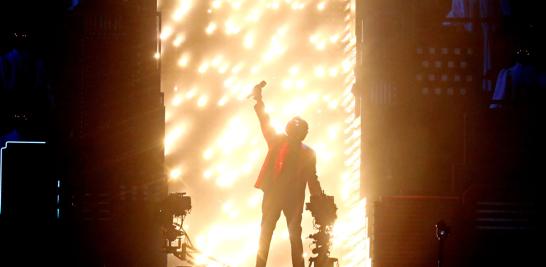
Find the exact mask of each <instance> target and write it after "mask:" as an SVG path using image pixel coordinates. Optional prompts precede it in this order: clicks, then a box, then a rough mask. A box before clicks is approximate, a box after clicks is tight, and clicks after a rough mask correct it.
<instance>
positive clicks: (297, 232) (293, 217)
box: [283, 201, 305, 267]
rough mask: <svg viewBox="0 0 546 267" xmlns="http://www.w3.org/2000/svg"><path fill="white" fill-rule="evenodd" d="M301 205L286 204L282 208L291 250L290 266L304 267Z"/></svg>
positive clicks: (294, 203) (295, 203) (296, 203)
mask: <svg viewBox="0 0 546 267" xmlns="http://www.w3.org/2000/svg"><path fill="white" fill-rule="evenodd" d="M302 212H303V204H299V203H298V201H295V202H291V203H287V204H286V205H285V207H284V208H283V213H284V216H285V217H286V224H287V225H288V234H289V236H290V247H291V250H292V266H293V267H304V266H305V263H304V260H303V244H302V241H301V214H302Z"/></svg>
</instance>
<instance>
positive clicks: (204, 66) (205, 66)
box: [197, 62, 209, 74]
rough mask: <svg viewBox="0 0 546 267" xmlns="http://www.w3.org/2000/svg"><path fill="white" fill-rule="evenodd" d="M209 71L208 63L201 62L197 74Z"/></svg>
mask: <svg viewBox="0 0 546 267" xmlns="http://www.w3.org/2000/svg"><path fill="white" fill-rule="evenodd" d="M208 69H209V63H207V62H203V63H202V64H201V66H199V69H198V70H197V71H198V72H199V73H201V74H204V73H205V72H207V70H208Z"/></svg>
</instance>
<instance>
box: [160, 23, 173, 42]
mask: <svg viewBox="0 0 546 267" xmlns="http://www.w3.org/2000/svg"><path fill="white" fill-rule="evenodd" d="M172 34H173V28H172V27H171V26H165V27H164V28H163V29H162V30H161V34H159V39H161V40H166V39H167V38H169V37H170V36H171V35H172Z"/></svg>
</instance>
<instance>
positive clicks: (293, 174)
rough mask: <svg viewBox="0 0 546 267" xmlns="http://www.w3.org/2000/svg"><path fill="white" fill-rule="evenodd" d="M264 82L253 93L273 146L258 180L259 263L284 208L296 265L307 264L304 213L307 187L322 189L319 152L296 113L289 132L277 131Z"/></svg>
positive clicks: (313, 192) (262, 262) (314, 192)
mask: <svg viewBox="0 0 546 267" xmlns="http://www.w3.org/2000/svg"><path fill="white" fill-rule="evenodd" d="M263 86H265V82H262V83H260V84H258V85H256V87H255V88H254V94H253V97H254V99H255V100H256V105H255V106H254V110H255V111H256V114H257V115H258V119H259V120H260V127H261V129H262V133H263V136H264V138H265V140H266V142H267V146H268V149H269V150H268V152H267V156H266V158H265V161H264V163H263V165H262V168H261V170H260V174H259V176H258V180H257V181H256V184H255V186H256V188H259V189H261V190H263V192H264V196H263V201H262V224H261V233H260V243H259V248H258V256H257V258H256V267H263V266H266V262H267V256H268V254H269V245H270V242H271V237H272V235H273V231H274V230H275V225H276V223H277V220H278V219H279V217H280V215H281V211H282V213H283V214H284V216H285V217H286V223H287V225H288V232H289V236H290V246H291V248H292V265H293V266H294V267H303V266H304V259H303V255H302V254H303V246H302V240H301V216H302V213H303V205H304V201H305V187H306V185H309V191H310V193H311V195H319V194H321V193H322V189H321V187H320V183H319V181H318V179H317V175H316V156H315V152H314V151H313V150H312V149H311V148H310V147H308V146H306V145H304V144H303V143H302V141H303V139H304V138H305V136H306V135H307V132H308V125H307V122H306V121H305V120H303V119H301V118H299V117H295V118H293V119H291V120H290V121H289V122H288V123H287V125H286V134H277V133H276V132H275V130H274V129H273V127H272V126H271V124H270V120H269V116H268V115H267V113H266V112H265V108H264V102H263V101H262V95H261V88H262V87H263Z"/></svg>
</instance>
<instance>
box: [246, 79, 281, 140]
mask: <svg viewBox="0 0 546 267" xmlns="http://www.w3.org/2000/svg"><path fill="white" fill-rule="evenodd" d="M266 84H267V83H266V82H265V81H261V82H260V83H259V84H257V85H256V86H254V89H253V90H252V94H251V96H252V97H253V98H254V99H255V100H256V105H254V111H256V115H258V120H260V128H261V129H262V134H263V135H264V138H265V141H267V145H271V143H272V141H273V138H274V136H275V129H273V126H271V120H270V119H269V115H268V114H267V113H266V112H265V105H264V101H263V100H262V88H264V86H265V85H266Z"/></svg>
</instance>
